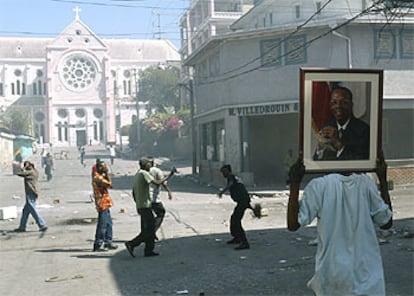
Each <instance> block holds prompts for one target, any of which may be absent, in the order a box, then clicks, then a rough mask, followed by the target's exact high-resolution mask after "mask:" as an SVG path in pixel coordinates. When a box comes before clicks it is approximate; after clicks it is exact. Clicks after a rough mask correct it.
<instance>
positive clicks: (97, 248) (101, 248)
mask: <svg viewBox="0 0 414 296" xmlns="http://www.w3.org/2000/svg"><path fill="white" fill-rule="evenodd" d="M93 251H94V252H106V251H108V249H107V248H105V247H104V245H93Z"/></svg>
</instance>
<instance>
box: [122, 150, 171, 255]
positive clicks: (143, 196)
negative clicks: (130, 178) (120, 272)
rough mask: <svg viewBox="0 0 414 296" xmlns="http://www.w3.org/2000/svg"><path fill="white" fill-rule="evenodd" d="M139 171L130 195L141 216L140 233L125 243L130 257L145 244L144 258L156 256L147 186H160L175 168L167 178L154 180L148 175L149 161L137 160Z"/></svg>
mask: <svg viewBox="0 0 414 296" xmlns="http://www.w3.org/2000/svg"><path fill="white" fill-rule="evenodd" d="M139 166H140V169H139V170H138V172H137V173H136V175H135V178H134V184H133V189H132V195H133V197H134V200H135V203H136V207H137V212H138V214H139V215H140V216H141V233H140V234H138V235H137V236H136V237H135V238H133V239H132V240H130V241H127V242H126V243H125V247H126V248H127V250H128V252H129V254H130V255H131V256H132V257H135V255H134V248H135V247H138V246H139V245H140V244H141V243H142V242H144V243H145V250H144V255H145V256H146V257H150V256H158V255H159V254H158V253H155V252H154V240H155V218H154V214H153V212H152V209H151V197H150V190H149V185H150V184H151V183H152V184H156V185H161V184H163V183H164V182H165V181H167V180H168V179H169V178H170V177H171V176H172V175H173V174H174V172H175V168H173V169H172V170H171V172H170V173H169V174H168V176H166V177H164V178H162V179H161V180H155V179H154V177H153V176H152V175H151V174H150V173H149V170H150V168H151V166H152V162H151V159H149V158H145V157H144V158H141V159H140V160H139Z"/></svg>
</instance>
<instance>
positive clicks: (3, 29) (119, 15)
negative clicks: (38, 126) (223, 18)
mask: <svg viewBox="0 0 414 296" xmlns="http://www.w3.org/2000/svg"><path fill="white" fill-rule="evenodd" d="M188 5H189V0H79V1H75V0H0V36H28V37H29V36H32V37H56V36H57V35H58V34H59V33H61V32H62V31H63V29H65V28H66V26H68V25H69V24H70V23H71V22H72V21H73V20H74V19H75V12H74V11H73V10H74V8H75V7H76V6H78V7H79V8H80V9H81V12H80V13H79V16H80V19H81V20H82V22H84V23H85V24H86V25H87V26H88V27H89V28H90V29H91V30H93V31H94V32H95V33H96V34H97V35H98V36H99V37H101V38H132V39H152V38H158V36H159V34H158V32H161V37H162V38H164V39H169V40H171V42H173V43H174V44H175V46H176V47H177V48H179V47H180V41H179V39H180V34H179V19H180V17H181V16H182V15H183V13H184V11H185V9H186V8H187V7H188ZM0 46H1V44H0Z"/></svg>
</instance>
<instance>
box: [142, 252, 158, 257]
mask: <svg viewBox="0 0 414 296" xmlns="http://www.w3.org/2000/svg"><path fill="white" fill-rule="evenodd" d="M158 255H159V254H158V253H155V252H150V253H145V257H153V256H158Z"/></svg>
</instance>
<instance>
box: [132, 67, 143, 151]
mask: <svg viewBox="0 0 414 296" xmlns="http://www.w3.org/2000/svg"><path fill="white" fill-rule="evenodd" d="M133 71H134V80H135V103H136V104H135V107H136V109H137V156H139V152H140V151H139V145H140V143H141V124H140V121H139V109H140V108H139V98H138V91H139V88H138V76H137V69H135V68H134V69H133Z"/></svg>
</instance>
